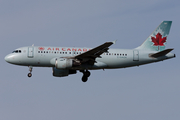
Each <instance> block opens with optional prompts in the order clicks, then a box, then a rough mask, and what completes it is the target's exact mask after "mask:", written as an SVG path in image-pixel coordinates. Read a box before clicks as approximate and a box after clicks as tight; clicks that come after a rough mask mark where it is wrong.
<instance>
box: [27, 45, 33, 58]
mask: <svg viewBox="0 0 180 120" xmlns="http://www.w3.org/2000/svg"><path fill="white" fill-rule="evenodd" d="M28 57H29V58H33V57H34V47H28Z"/></svg>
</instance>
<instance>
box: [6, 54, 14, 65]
mask: <svg viewBox="0 0 180 120" xmlns="http://www.w3.org/2000/svg"><path fill="white" fill-rule="evenodd" d="M14 59H15V55H13V54H9V55H7V56H6V57H5V58H4V60H5V61H6V62H8V63H11V64H13V63H14V62H15V60H14Z"/></svg>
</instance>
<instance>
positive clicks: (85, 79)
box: [80, 70, 91, 82]
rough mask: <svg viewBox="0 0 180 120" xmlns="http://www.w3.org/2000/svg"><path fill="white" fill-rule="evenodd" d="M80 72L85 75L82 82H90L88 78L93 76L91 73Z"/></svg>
mask: <svg viewBox="0 0 180 120" xmlns="http://www.w3.org/2000/svg"><path fill="white" fill-rule="evenodd" d="M80 72H82V73H83V76H82V81H83V82H86V81H87V80H88V77H89V76H90V75H91V73H90V72H89V71H88V70H86V71H84V70H82V71H80Z"/></svg>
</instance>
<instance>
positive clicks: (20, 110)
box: [0, 0, 180, 120]
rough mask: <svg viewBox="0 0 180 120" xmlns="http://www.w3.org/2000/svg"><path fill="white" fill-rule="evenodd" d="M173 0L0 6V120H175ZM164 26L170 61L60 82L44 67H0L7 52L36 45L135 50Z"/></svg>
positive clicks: (37, 0)
mask: <svg viewBox="0 0 180 120" xmlns="http://www.w3.org/2000/svg"><path fill="white" fill-rule="evenodd" d="M179 5H180V1H178V0H171V1H169V0H151V1H150V0H119V1H118V0H91V1H84V0H76V1H72V0H26V1H25V0H16V1H14V0H6V1H5V0H1V1H0V41H1V44H0V50H1V56H0V57H1V59H0V66H1V68H0V69H1V70H0V71H1V72H0V78H1V79H0V119H1V120H12V119H13V120H57V119H62V120H101V119H102V120H117V119H121V120H152V119H153V120H160V119H161V120H177V119H180V114H179V113H180V103H179V101H180V87H179V86H180V75H179V70H180V64H179V53H180V52H179V51H180V47H179V44H180V40H179V28H180V23H179V21H180V16H179V12H180V7H179ZM163 20H172V21H173V23H172V27H171V31H170V35H169V36H168V41H167V48H175V50H173V53H175V54H176V55H177V57H176V58H174V59H170V60H167V61H163V62H158V63H152V64H149V65H144V66H140V67H132V68H126V69H115V70H105V71H103V70H97V71H91V76H90V78H89V80H88V82H87V83H83V82H81V77H82V73H79V72H78V74H76V75H70V76H68V77H64V78H56V77H53V76H52V69H51V68H33V76H32V78H28V77H27V73H28V72H29V71H28V67H21V66H15V65H11V64H8V63H6V62H5V61H4V57H5V56H6V55H7V54H9V53H11V52H12V51H13V50H14V49H16V48H19V47H22V46H29V45H32V44H35V45H40V46H64V47H66V46H70V47H71V46H72V47H96V46H98V45H100V44H102V43H104V42H107V41H113V40H115V39H118V41H117V43H116V44H115V45H112V46H111V48H129V49H131V48H135V47H137V46H139V45H140V44H141V43H143V41H144V40H145V39H146V38H147V37H148V36H149V35H150V34H151V33H152V31H153V30H154V29H155V28H156V27H157V26H158V25H159V24H160V23H161V22H162V21H163Z"/></svg>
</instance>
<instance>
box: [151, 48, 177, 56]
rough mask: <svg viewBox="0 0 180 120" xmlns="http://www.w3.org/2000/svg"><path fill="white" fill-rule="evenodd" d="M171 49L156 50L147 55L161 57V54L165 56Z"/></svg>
mask: <svg viewBox="0 0 180 120" xmlns="http://www.w3.org/2000/svg"><path fill="white" fill-rule="evenodd" d="M172 50H173V49H166V50H163V51H161V52H158V53H155V54H150V55H149V56H150V57H154V58H157V57H161V56H165V55H166V54H168V53H169V52H171V51H172Z"/></svg>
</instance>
